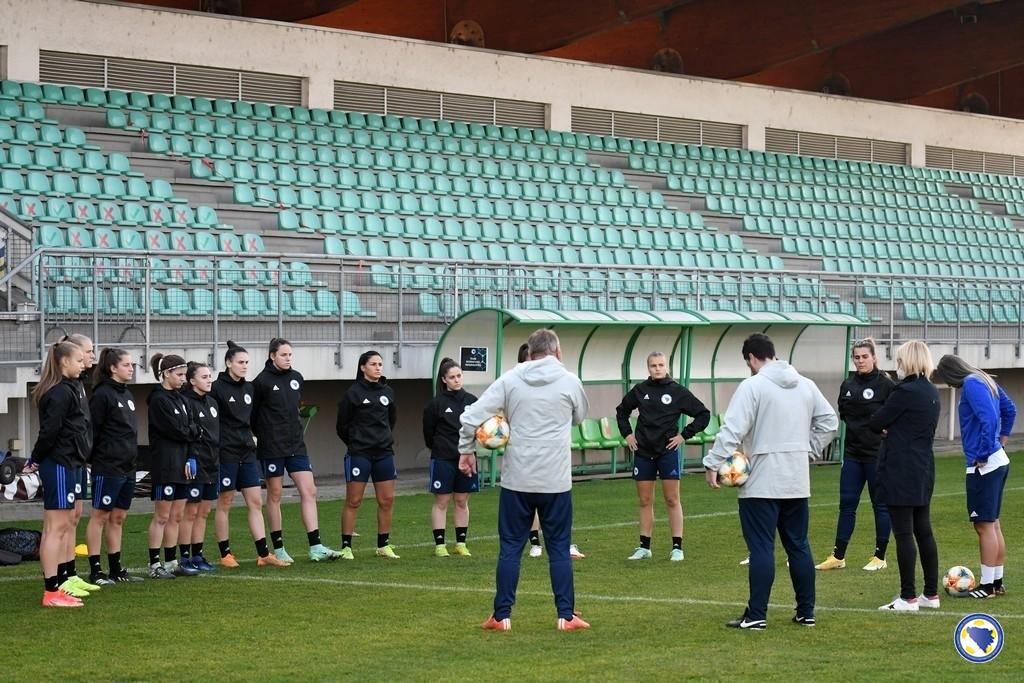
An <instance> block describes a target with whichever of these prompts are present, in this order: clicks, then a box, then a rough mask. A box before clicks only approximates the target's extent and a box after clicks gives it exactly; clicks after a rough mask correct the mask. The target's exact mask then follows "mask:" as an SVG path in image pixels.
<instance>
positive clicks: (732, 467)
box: [718, 451, 750, 486]
mask: <svg viewBox="0 0 1024 683" xmlns="http://www.w3.org/2000/svg"><path fill="white" fill-rule="evenodd" d="M749 478H750V461H749V460H747V456H745V455H743V454H742V453H740V452H739V451H736V452H735V453H733V454H732V455H730V456H729V457H728V458H726V459H725V462H723V463H722V464H721V465H719V467H718V483H719V484H721V485H722V486H743V485H744V484H746V483H747V479H749Z"/></svg>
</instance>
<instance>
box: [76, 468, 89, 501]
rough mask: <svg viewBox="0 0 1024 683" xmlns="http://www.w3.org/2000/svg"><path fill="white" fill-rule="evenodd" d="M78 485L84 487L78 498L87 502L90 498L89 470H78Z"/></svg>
mask: <svg viewBox="0 0 1024 683" xmlns="http://www.w3.org/2000/svg"><path fill="white" fill-rule="evenodd" d="M78 483H79V484H81V486H82V492H81V494H80V495H79V496H78V500H85V499H86V498H88V497H89V470H88V469H87V468H85V467H80V468H78Z"/></svg>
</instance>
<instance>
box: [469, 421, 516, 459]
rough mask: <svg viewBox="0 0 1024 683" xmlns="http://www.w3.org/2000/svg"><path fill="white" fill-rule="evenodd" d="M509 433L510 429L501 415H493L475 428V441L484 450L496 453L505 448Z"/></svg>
mask: <svg viewBox="0 0 1024 683" xmlns="http://www.w3.org/2000/svg"><path fill="white" fill-rule="evenodd" d="M511 431H512V428H511V427H509V424H508V420H506V419H505V418H504V417H502V416H501V415H495V416H494V417H491V418H488V419H487V420H486V421H484V423H483V424H482V425H480V426H479V427H477V428H476V440H477V441H479V442H480V444H481V445H482V446H483V447H484V448H489V449H490V450H492V451H496V450H498V449H499V448H504V447H505V445H506V444H507V443H508V437H509V433H510V432H511Z"/></svg>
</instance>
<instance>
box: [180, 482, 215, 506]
mask: <svg viewBox="0 0 1024 683" xmlns="http://www.w3.org/2000/svg"><path fill="white" fill-rule="evenodd" d="M185 486H186V488H188V498H187V499H186V500H188V502H189V503H198V502H199V501H202V500H217V496H219V495H220V486H219V484H218V482H215V481H211V482H207V483H204V484H199V483H195V482H193V483H191V484H186V485H185Z"/></svg>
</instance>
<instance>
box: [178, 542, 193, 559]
mask: <svg viewBox="0 0 1024 683" xmlns="http://www.w3.org/2000/svg"><path fill="white" fill-rule="evenodd" d="M179 549H180V550H181V559H183V560H187V559H188V558H190V557H192V544H191V543H182V544H181V545H180V546H179Z"/></svg>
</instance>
